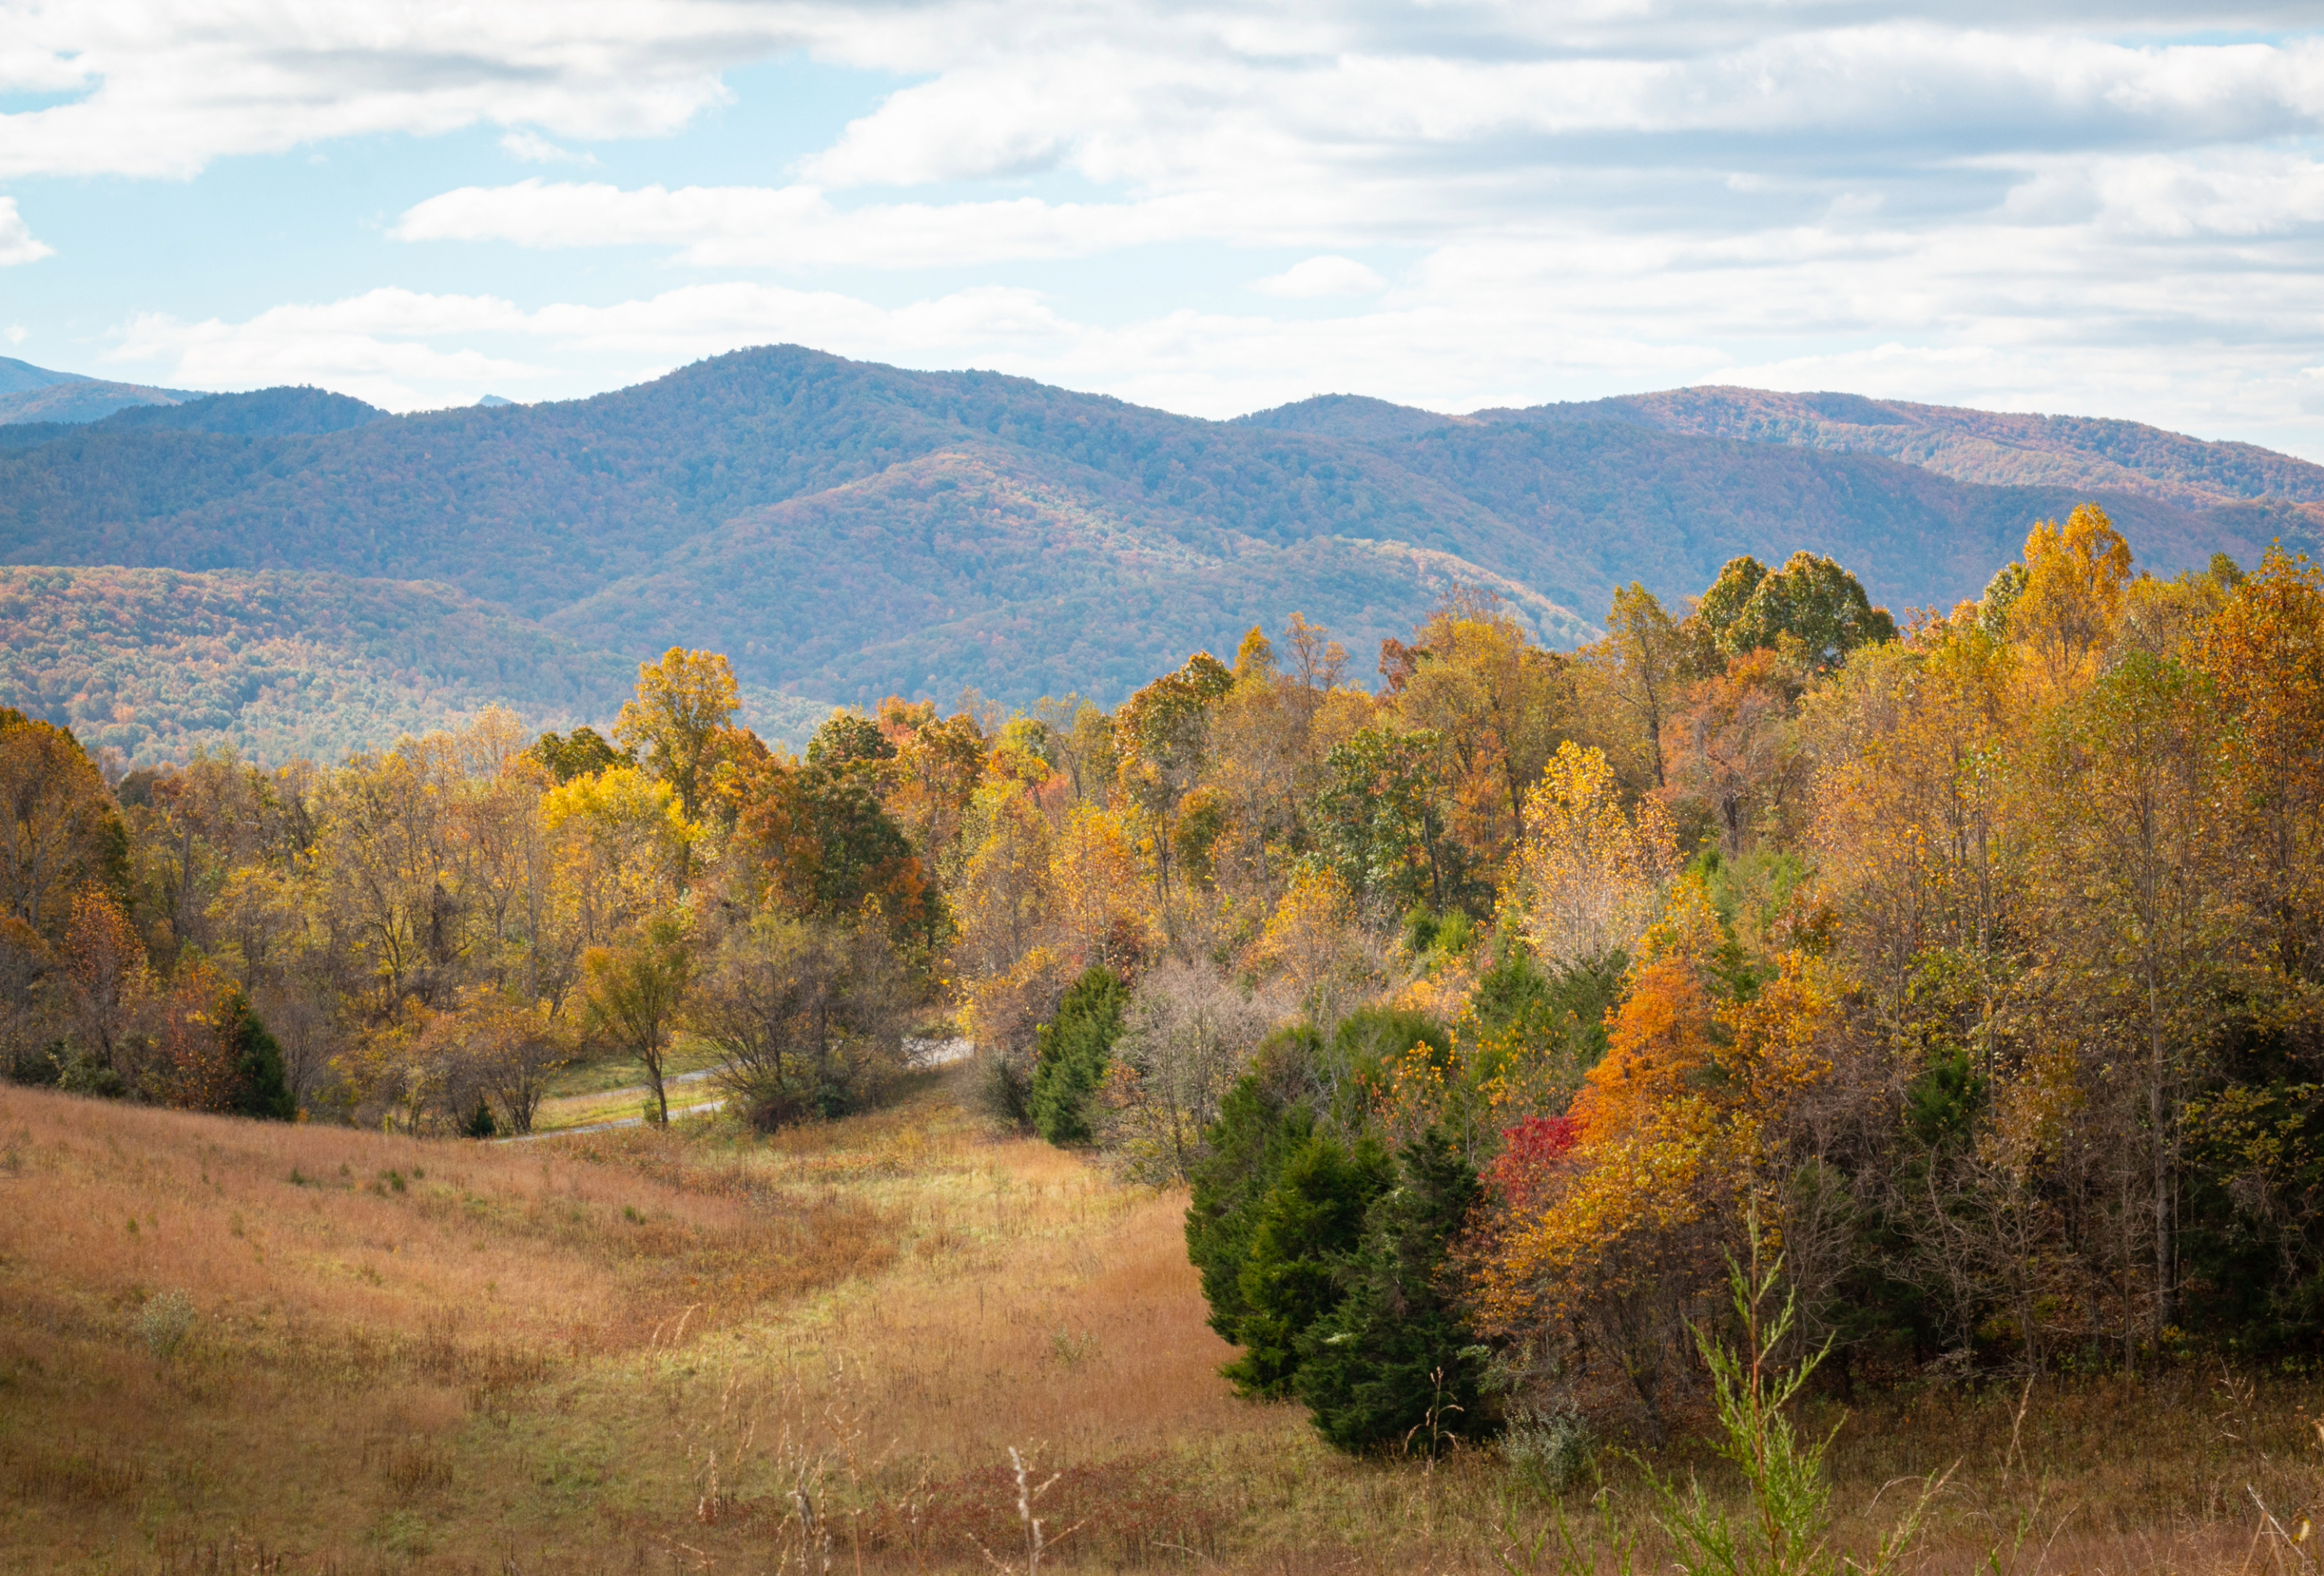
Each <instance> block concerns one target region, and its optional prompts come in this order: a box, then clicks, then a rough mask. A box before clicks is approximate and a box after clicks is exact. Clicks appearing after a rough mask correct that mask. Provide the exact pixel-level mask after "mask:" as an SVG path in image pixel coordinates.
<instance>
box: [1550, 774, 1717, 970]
mask: <svg viewBox="0 0 2324 1576" xmlns="http://www.w3.org/2000/svg"><path fill="white" fill-rule="evenodd" d="M1677 865H1678V848H1677V843H1676V842H1675V839H1674V836H1673V834H1672V832H1671V827H1670V822H1669V819H1668V817H1666V816H1665V815H1664V814H1663V813H1662V809H1661V806H1659V805H1657V804H1655V802H1654V801H1653V800H1651V799H1649V800H1644V801H1641V802H1640V804H1639V805H1638V806H1637V810H1636V811H1635V812H1633V811H1626V810H1625V809H1623V807H1622V799H1621V792H1620V789H1619V787H1618V784H1617V783H1616V782H1615V779H1614V769H1613V767H1612V766H1611V765H1610V764H1609V762H1608V760H1607V759H1606V753H1605V751H1602V750H1597V749H1592V748H1585V747H1583V746H1582V745H1579V744H1576V743H1574V742H1572V741H1571V740H1568V741H1567V742H1565V743H1563V744H1561V745H1559V746H1558V749H1557V753H1556V754H1555V755H1554V756H1552V757H1551V758H1550V761H1549V765H1548V766H1547V767H1546V768H1545V770H1543V772H1542V775H1541V780H1540V781H1539V782H1537V783H1535V785H1534V786H1533V788H1532V789H1531V791H1529V792H1528V793H1527V794H1526V833H1525V839H1524V841H1523V842H1522V843H1520V844H1519V845H1518V849H1517V859H1516V862H1515V871H1516V875H1517V881H1516V883H1515V885H1516V893H1515V896H1516V901H1517V915H1518V923H1519V925H1520V926H1521V927H1522V928H1523V930H1524V932H1525V936H1526V940H1527V941H1529V942H1530V943H1532V944H1533V949H1534V951H1535V954H1537V955H1538V956H1539V957H1540V958H1541V960H1542V961H1543V962H1544V963H1547V964H1549V965H1551V966H1552V967H1554V968H1565V967H1570V966H1572V964H1575V963H1595V962H1598V961H1599V960H1600V959H1603V958H1606V957H1609V956H1610V955H1611V954H1614V953H1616V952H1618V951H1622V950H1624V949H1627V948H1628V946H1629V945H1631V944H1632V943H1633V942H1634V941H1636V940H1637V937H1638V935H1639V934H1640V933H1641V932H1643V931H1644V930H1645V929H1646V926H1648V925H1650V924H1652V923H1653V921H1654V918H1655V913H1656V911H1657V909H1658V908H1659V906H1660V904H1661V900H1662V892H1663V888H1664V887H1665V884H1666V883H1667V882H1668V881H1669V880H1670V879H1671V876H1672V874H1673V872H1674V871H1675V870H1676V868H1677Z"/></svg>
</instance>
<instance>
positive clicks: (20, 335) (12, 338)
mask: <svg viewBox="0 0 2324 1576" xmlns="http://www.w3.org/2000/svg"><path fill="white" fill-rule="evenodd" d="M26 332H27V331H26V329H25V327H24V326H23V324H22V323H11V324H9V325H8V343H9V344H11V345H22V344H23V343H24V339H25V335H26Z"/></svg>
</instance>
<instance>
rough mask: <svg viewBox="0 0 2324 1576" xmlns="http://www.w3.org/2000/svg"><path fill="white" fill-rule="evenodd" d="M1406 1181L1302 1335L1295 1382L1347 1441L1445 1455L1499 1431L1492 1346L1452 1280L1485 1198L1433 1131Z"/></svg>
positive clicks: (1382, 1205) (1339, 1439)
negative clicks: (1485, 1389)
mask: <svg viewBox="0 0 2324 1576" xmlns="http://www.w3.org/2000/svg"><path fill="white" fill-rule="evenodd" d="M1398 1160H1399V1164H1400V1168H1401V1170H1402V1173H1403V1183H1402V1185H1401V1186H1399V1187H1397V1188H1396V1189H1395V1190H1394V1191H1393V1192H1390V1193H1387V1194H1381V1195H1380V1196H1379V1198H1378V1199H1377V1200H1376V1201H1374V1203H1372V1205H1371V1208H1370V1210H1369V1213H1368V1216H1367V1219H1366V1221H1365V1226H1364V1233H1363V1245H1362V1247H1361V1248H1360V1249H1359V1250H1358V1251H1357V1252H1356V1253H1355V1254H1354V1255H1353V1256H1352V1257H1351V1258H1350V1259H1349V1260H1348V1261H1347V1263H1346V1265H1345V1267H1343V1269H1342V1272H1341V1275H1340V1277H1339V1278H1340V1284H1341V1287H1342V1296H1341V1299H1340V1301H1339V1304H1338V1305H1337V1306H1336V1307H1335V1308H1333V1310H1332V1311H1331V1312H1330V1313H1327V1314H1325V1315H1324V1316H1323V1317H1322V1318H1320V1319H1318V1320H1317V1321H1316V1322H1315V1323H1314V1324H1313V1325H1311V1326H1310V1327H1309V1328H1308V1329H1307V1331H1306V1332H1305V1333H1304V1334H1302V1335H1301V1336H1300V1337H1299V1340H1298V1343H1297V1347H1298V1354H1299V1364H1298V1371H1297V1373H1296V1376H1295V1378H1293V1380H1292V1388H1293V1390H1294V1391H1295V1392H1296V1394H1297V1396H1299V1398H1300V1399H1301V1400H1303V1401H1305V1403H1307V1405H1308V1408H1309V1410H1310V1411H1312V1412H1313V1413H1314V1419H1315V1426H1316V1428H1317V1430H1318V1431H1320V1432H1321V1433H1322V1434H1323V1437H1324V1438H1325V1439H1327V1440H1329V1441H1330V1442H1332V1443H1333V1444H1334V1445H1336V1446H1337V1447H1339V1448H1340V1449H1341V1450H1343V1451H1349V1452H1361V1451H1366V1450H1373V1449H1378V1448H1380V1447H1383V1446H1389V1447H1393V1446H1398V1445H1402V1446H1404V1447H1405V1448H1407V1449H1409V1450H1413V1451H1417V1452H1423V1453H1426V1454H1434V1453H1435V1452H1436V1451H1438V1450H1439V1449H1441V1448H1442V1447H1443V1442H1445V1441H1446V1440H1447V1439H1449V1438H1452V1437H1453V1436H1456V1435H1462V1436H1470V1435H1475V1434H1479V1433H1485V1432H1488V1431H1489V1428H1490V1426H1491V1424H1492V1423H1493V1421H1494V1419H1493V1418H1492V1416H1491V1415H1490V1413H1489V1409H1488V1408H1487V1407H1486V1406H1485V1405H1484V1404H1483V1397H1482V1394H1481V1391H1482V1380H1483V1378H1484V1368H1485V1364H1484V1358H1483V1352H1482V1349H1481V1348H1480V1347H1478V1346H1477V1345H1476V1344H1475V1339H1474V1337H1473V1336H1472V1335H1471V1332H1470V1330H1469V1327H1468V1323H1467V1322H1466V1320H1465V1319H1464V1318H1463V1316H1462V1313H1461V1311H1460V1309H1459V1307H1458V1306H1457V1305H1456V1304H1455V1303H1454V1301H1453V1299H1452V1296H1451V1295H1449V1293H1448V1290H1447V1288H1446V1286H1445V1285H1444V1268H1445V1257H1446V1255H1447V1253H1448V1252H1449V1251H1450V1249H1451V1248H1452V1243H1453V1242H1454V1240H1457V1239H1458V1238H1459V1236H1460V1234H1461V1231H1462V1228H1463V1226H1464V1225H1465V1224H1466V1222H1467V1221H1468V1218H1469V1211H1470V1209H1471V1206H1473V1205H1474V1204H1475V1203H1476V1202H1477V1197H1478V1183H1477V1173H1476V1170H1475V1168H1474V1167H1472V1166H1471V1165H1470V1164H1469V1162H1468V1161H1467V1159H1466V1158H1465V1157H1462V1155H1461V1153H1460V1152H1459V1151H1458V1150H1457V1149H1455V1148H1454V1147H1452V1143H1451V1142H1450V1140H1448V1139H1447V1138H1446V1137H1445V1136H1444V1134H1443V1131H1442V1130H1440V1129H1430V1130H1429V1131H1428V1132H1426V1133H1425V1134H1423V1135H1422V1136H1421V1138H1419V1139H1418V1140H1416V1142H1414V1143H1412V1144H1410V1145H1408V1146H1407V1147H1406V1148H1405V1150H1404V1152H1403V1153H1402V1154H1401V1155H1400V1156H1399V1157H1398Z"/></svg>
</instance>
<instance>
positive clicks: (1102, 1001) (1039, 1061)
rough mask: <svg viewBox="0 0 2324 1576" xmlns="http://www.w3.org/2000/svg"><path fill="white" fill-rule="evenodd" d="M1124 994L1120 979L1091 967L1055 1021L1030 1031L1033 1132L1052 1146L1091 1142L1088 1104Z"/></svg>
mask: <svg viewBox="0 0 2324 1576" xmlns="http://www.w3.org/2000/svg"><path fill="white" fill-rule="evenodd" d="M1129 994H1130V992H1129V990H1128V988H1127V987H1125V986H1124V985H1123V984H1122V982H1121V976H1120V975H1119V974H1117V973H1115V972H1113V971H1112V970H1111V969H1109V968H1107V967H1106V966H1105V965H1104V964H1102V963H1098V964H1094V965H1093V966H1092V967H1091V968H1090V970H1089V971H1088V972H1086V973H1084V974H1083V975H1082V977H1081V978H1080V979H1078V980H1076V981H1074V984H1073V988H1072V989H1071V990H1069V991H1066V992H1065V999H1064V1000H1061V1001H1059V1002H1058V1003H1057V1015H1056V1018H1052V1019H1051V1020H1050V1021H1048V1022H1047V1023H1045V1024H1043V1025H1042V1026H1041V1027H1040V1028H1038V1029H1037V1030H1036V1031H1035V1033H1034V1037H1033V1045H1034V1052H1033V1098H1032V1108H1033V1128H1034V1130H1035V1131H1037V1132H1038V1133H1039V1134H1040V1135H1041V1136H1042V1137H1043V1138H1047V1139H1048V1140H1049V1142H1051V1143H1052V1144H1086V1143H1089V1142H1091V1141H1092V1139H1093V1138H1095V1136H1096V1135H1095V1134H1094V1133H1093V1132H1092V1131H1091V1129H1090V1110H1089V1108H1090V1101H1091V1099H1092V1098H1093V1096H1094V1095H1095V1094H1096V1093H1097V1086H1098V1085H1099V1084H1100V1083H1103V1082H1104V1081H1105V1070H1106V1067H1107V1064H1110V1063H1111V1061H1112V1060H1113V1042H1114V1041H1115V1040H1117V1039H1119V1038H1120V1037H1121V1009H1122V1008H1123V1006H1124V1005H1125V1004H1126V1002H1127V1000H1128V998H1129Z"/></svg>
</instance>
